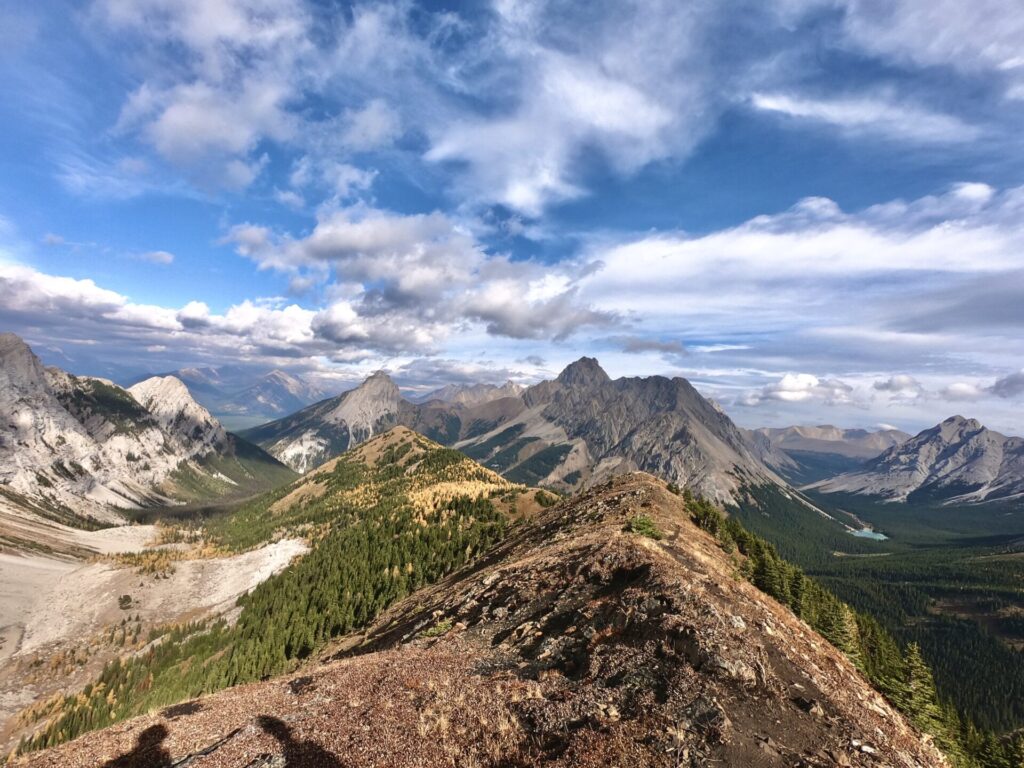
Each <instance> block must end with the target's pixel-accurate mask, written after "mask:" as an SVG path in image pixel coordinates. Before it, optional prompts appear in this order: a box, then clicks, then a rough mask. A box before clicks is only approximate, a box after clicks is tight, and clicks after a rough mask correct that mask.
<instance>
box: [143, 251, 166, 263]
mask: <svg viewBox="0 0 1024 768" xmlns="http://www.w3.org/2000/svg"><path fill="white" fill-rule="evenodd" d="M139 258H140V259H142V260H143V261H148V262H150V263H152V264H172V263H173V262H174V254H173V253H171V252H169V251H147V252H146V253H140V254H139Z"/></svg>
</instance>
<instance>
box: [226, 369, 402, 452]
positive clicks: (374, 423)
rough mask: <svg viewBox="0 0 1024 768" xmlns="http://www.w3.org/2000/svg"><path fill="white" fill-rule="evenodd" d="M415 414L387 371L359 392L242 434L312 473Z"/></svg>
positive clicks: (367, 382) (354, 390) (352, 392)
mask: <svg viewBox="0 0 1024 768" xmlns="http://www.w3.org/2000/svg"><path fill="white" fill-rule="evenodd" d="M410 409H411V410H415V406H412V404H411V403H408V402H407V401H405V400H404V399H403V398H402V395H401V393H400V392H399V391H398V387H397V386H395V383H394V382H393V381H392V380H391V378H390V377H389V376H388V375H387V374H385V373H375V374H374V375H373V376H370V377H369V378H368V379H367V380H366V381H364V382H363V383H362V384H361V385H359V386H358V387H356V388H355V389H352V390H349V391H348V392H343V393H342V394H340V395H338V396H337V397H334V398H331V399H329V400H324V401H323V402H320V403H316V404H315V405H312V406H310V407H308V408H304V409H303V410H301V411H299V412H297V413H294V414H292V415H291V416H287V417H285V418H283V419H279V420H278V421H273V422H270V423H269V424H264V425H263V426H260V427H256V428H255V429H251V430H248V431H247V432H245V433H243V434H244V435H245V437H246V438H247V439H249V440H252V441H253V442H255V443H257V444H258V445H260V446H263V447H264V448H265V449H266V450H268V451H269V452H270V453H271V454H273V455H274V456H276V457H277V458H278V459H279V460H280V461H283V462H284V463H285V464H287V465H288V466H290V467H291V468H292V469H294V470H295V471H297V472H308V471H309V470H311V469H313V468H314V467H316V466H319V465H320V464H322V463H323V462H325V461H327V460H328V459H331V458H333V457H335V456H338V455H339V454H342V453H344V452H345V451H347V450H348V449H349V448H350V447H352V446H355V445H358V444H359V443H361V442H364V441H365V440H368V439H369V438H370V437H372V436H373V435H376V434H379V433H381V432H385V431H387V430H389V429H391V428H392V427H394V426H397V425H398V424H400V423H402V424H404V423H405V421H400V420H399V413H400V412H401V413H404V412H405V411H407V410H410Z"/></svg>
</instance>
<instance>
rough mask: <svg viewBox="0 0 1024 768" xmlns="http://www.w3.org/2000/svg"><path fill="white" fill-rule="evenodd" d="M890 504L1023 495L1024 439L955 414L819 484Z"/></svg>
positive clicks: (976, 499)
mask: <svg viewBox="0 0 1024 768" xmlns="http://www.w3.org/2000/svg"><path fill="white" fill-rule="evenodd" d="M814 487H815V488H817V489H818V490H821V491H824V492H845V493H857V494H864V495H870V496H879V497H882V498H884V499H888V500H891V501H908V500H909V501H914V500H922V501H928V500H938V501H943V502H946V503H952V502H957V501H960V502H982V501H996V500H1007V499H1014V498H1020V497H1021V496H1022V494H1024V439H1022V438H1019V437H1006V436H1005V435H1001V434H999V433H998V432H994V431H992V430H990V429H988V428H986V427H985V426H984V425H982V424H981V422H979V421H977V420H976V419H966V418H964V417H963V416H951V417H950V418H948V419H946V420H945V421H943V422H942V423H940V424H937V425H935V426H934V427H932V428H931V429H926V430H924V431H923V432H921V433H920V434H918V435H915V436H914V437H912V438H910V439H909V440H906V441H905V442H903V443H901V444H899V445H895V446H893V447H892V448H890V449H889V450H887V451H885V452H884V453H882V454H881V455H880V456H878V457H877V458H875V459H873V460H872V461H870V462H868V463H867V464H866V465H865V466H864V467H863V469H861V470H859V471H857V472H850V473H847V474H843V475H839V476H838V477H835V478H831V479H829V480H825V481H823V482H821V483H818V484H817V485H816V486H814Z"/></svg>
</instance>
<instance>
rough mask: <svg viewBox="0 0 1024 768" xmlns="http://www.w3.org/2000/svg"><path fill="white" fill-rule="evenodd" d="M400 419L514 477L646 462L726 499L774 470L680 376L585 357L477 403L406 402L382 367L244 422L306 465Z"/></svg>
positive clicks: (605, 472)
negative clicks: (261, 419) (637, 373)
mask: <svg viewBox="0 0 1024 768" xmlns="http://www.w3.org/2000/svg"><path fill="white" fill-rule="evenodd" d="M397 424H402V425H405V426H407V427H409V428H411V429H415V430H417V431H418V432H421V433H422V434H425V435H427V436H429V437H431V438H432V439H434V440H438V441H439V442H442V443H444V444H447V445H454V446H455V447H457V448H459V449H461V450H463V451H464V452H465V453H467V454H468V455H469V456H471V457H472V458H475V459H476V460H478V461H480V462H481V463H482V464H484V465H485V466H487V467H489V468H491V469H494V470H497V471H499V472H501V473H502V474H504V475H505V476H506V477H508V478H510V479H512V480H514V481H516V482H524V483H529V484H543V485H549V486H553V487H557V488H562V489H564V490H570V489H574V488H578V487H582V486H589V485H593V484H594V483H597V482H600V481H601V480H603V479H606V478H608V477H610V476H612V475H616V474H621V473H623V472H628V471H631V470H635V469H642V470H646V471H649V472H652V473H655V474H658V475H660V476H663V477H668V478H670V479H673V480H676V481H678V482H685V483H687V484H689V485H690V486H692V487H693V488H695V489H696V490H699V491H700V492H702V493H705V494H707V495H709V496H714V497H716V498H719V499H723V500H726V499H729V500H731V499H732V498H733V497H734V494H735V492H736V491H737V490H738V489H739V487H740V486H741V485H743V484H744V483H748V482H762V481H773V480H775V479H776V478H775V476H774V474H773V473H772V471H771V470H769V469H768V468H767V467H766V466H765V464H764V463H763V461H762V460H761V459H760V458H759V457H758V456H757V455H756V453H755V452H754V451H753V450H751V447H750V446H749V445H748V443H747V441H746V440H745V439H744V436H743V435H742V434H741V433H740V431H739V430H738V429H737V428H736V426H735V425H734V424H733V423H732V421H731V420H730V419H729V417H728V416H727V415H725V413H724V412H722V411H721V410H720V409H719V408H718V407H716V406H715V405H714V404H713V403H711V402H710V401H708V400H705V399H704V398H703V397H701V395H700V394H699V393H698V392H697V391H696V390H695V389H694V388H693V387H692V386H691V385H690V383H689V382H687V381H686V380H685V379H681V378H676V379H667V378H664V377H661V376H652V377H650V378H623V379H617V380H615V381H613V380H611V379H610V378H609V377H608V375H607V374H606V373H605V372H604V371H603V370H602V369H601V367H600V365H598V363H597V361H596V360H594V359H592V358H586V357H585V358H581V359H580V360H578V361H577V362H575V363H573V364H572V365H570V366H569V367H567V368H566V369H565V370H564V371H562V373H561V374H560V375H559V376H558V378H557V379H555V380H554V381H546V382H542V383H540V384H537V385H535V386H532V387H529V388H527V389H526V390H524V391H522V392H521V393H520V395H519V396H518V397H503V398H497V399H490V400H486V401H484V402H481V403H473V404H463V403H460V402H444V401H442V400H439V399H432V400H430V401H428V402H424V403H412V402H410V401H408V400H406V399H404V398H403V397H402V396H401V394H400V393H399V391H398V388H397V387H396V386H395V385H394V383H393V382H392V381H391V380H390V379H389V378H388V377H387V376H386V375H385V374H382V373H379V374H375V375H374V376H371V377H370V378H369V379H367V380H366V382H364V383H363V384H362V385H361V386H360V387H358V388H357V389H354V390H352V391H351V392H346V393H344V394H342V395H340V396H338V397H336V398H332V399H330V400H325V401H323V402H321V403H317V404H315V405H313V406H310V407H308V408H305V409H303V410H302V411H299V412H298V413H295V414H293V415H291V416H288V417H286V418H284V419H279V420H277V421H275V422H271V423H270V424H265V425H263V426H261V427H257V428H255V429H252V430H248V431H246V432H244V433H243V434H244V435H245V436H246V437H247V438H248V439H250V440H252V441H254V442H256V443H258V444H259V445H261V446H263V447H264V448H266V449H267V450H268V451H270V452H271V453H272V454H273V455H275V456H276V457H278V458H279V459H280V460H281V461H283V462H285V463H286V464H288V465H289V466H291V467H292V468H294V469H296V470H298V471H303V472H304V471H307V470H309V469H311V468H313V467H315V466H317V465H318V464H320V463H322V462H323V461H325V460H327V459H329V458H331V457H333V456H336V455H338V454H339V453H341V452H343V451H344V450H346V449H347V448H348V447H350V446H351V445H354V444H357V443H359V442H362V441H364V440H366V439H368V438H369V437H370V436H372V435H374V434H378V433H380V432H382V431H385V430H387V429H390V428H391V427H393V426H395V425H397Z"/></svg>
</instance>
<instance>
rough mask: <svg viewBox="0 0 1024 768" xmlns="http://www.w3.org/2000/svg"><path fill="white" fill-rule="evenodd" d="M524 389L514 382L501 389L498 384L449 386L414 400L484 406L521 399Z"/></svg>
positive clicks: (504, 385)
mask: <svg viewBox="0 0 1024 768" xmlns="http://www.w3.org/2000/svg"><path fill="white" fill-rule="evenodd" d="M524 389H525V387H523V386H522V385H520V384H516V383H515V382H512V381H507V382H505V383H504V384H502V385H501V386H500V387H499V386H498V385H496V384H448V385H446V386H444V387H441V388H440V389H435V390H434V391H433V392H428V393H427V394H426V395H422V396H420V397H417V398H413V400H414V401H415V402H419V403H427V402H430V401H431V400H440V401H441V402H443V403H457V404H459V405H482V404H483V403H489V402H490V401H491V400H500V399H501V398H503V397H519V396H520V395H521V394H522V393H523V390H524Z"/></svg>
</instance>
